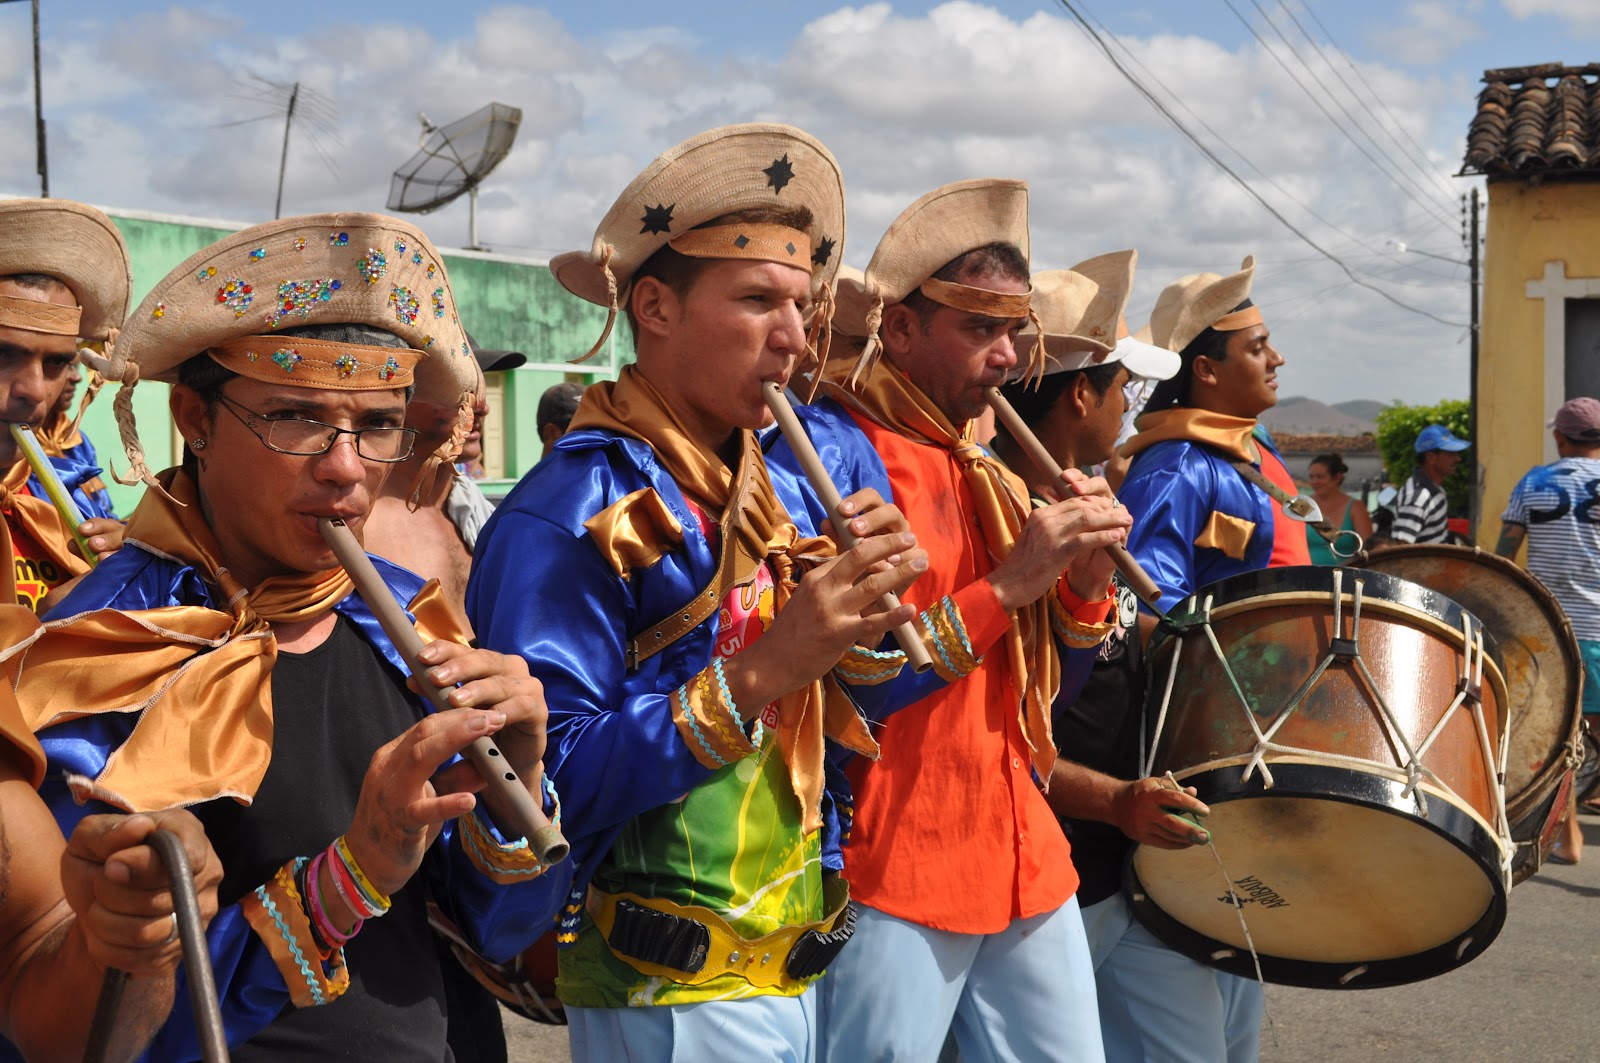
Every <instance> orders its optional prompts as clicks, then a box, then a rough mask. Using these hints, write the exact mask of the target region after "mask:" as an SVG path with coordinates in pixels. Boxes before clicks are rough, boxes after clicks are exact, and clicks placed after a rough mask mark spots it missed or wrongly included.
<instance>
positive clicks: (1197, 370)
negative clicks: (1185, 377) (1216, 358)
mask: <svg viewBox="0 0 1600 1063" xmlns="http://www.w3.org/2000/svg"><path fill="white" fill-rule="evenodd" d="M1189 379H1190V382H1191V383H1194V384H1204V385H1206V386H1207V387H1213V388H1214V387H1216V386H1217V363H1215V362H1213V361H1212V360H1211V358H1210V357H1209V356H1207V355H1204V354H1201V355H1197V356H1196V357H1195V360H1194V365H1193V366H1192V367H1191V368H1190V370H1189Z"/></svg>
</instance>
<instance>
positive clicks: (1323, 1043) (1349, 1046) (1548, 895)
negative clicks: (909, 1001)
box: [506, 817, 1600, 1063]
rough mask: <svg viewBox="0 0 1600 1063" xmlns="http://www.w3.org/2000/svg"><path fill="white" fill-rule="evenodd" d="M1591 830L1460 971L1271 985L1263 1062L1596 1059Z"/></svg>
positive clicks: (521, 1056) (554, 1053)
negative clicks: (1385, 980)
mask: <svg viewBox="0 0 1600 1063" xmlns="http://www.w3.org/2000/svg"><path fill="white" fill-rule="evenodd" d="M1583 828H1584V830H1583V833H1584V837H1585V839H1586V841H1587V844H1588V846H1589V849H1588V855H1587V857H1586V858H1585V860H1584V862H1583V863H1582V864H1579V865H1578V866H1577V867H1562V866H1559V865H1555V864H1547V865H1545V868H1544V870H1543V871H1541V872H1540V873H1539V874H1538V875H1536V876H1534V877H1533V878H1532V879H1530V880H1529V881H1527V882H1524V883H1523V884H1522V885H1520V886H1518V887H1517V888H1516V889H1515V890H1514V891H1512V894H1511V911H1510V915H1509V916H1508V917H1507V919H1506V926H1505V929H1504V930H1503V931H1501V934H1500V937H1499V938H1498V939H1497V940H1496V941H1495V943H1494V944H1493V945H1492V946H1490V948H1489V950H1488V951H1487V952H1485V953H1484V954H1483V955H1482V956H1480V957H1478V959H1476V960H1475V961H1473V962H1472V963H1470V964H1468V965H1467V966H1466V967H1463V968H1462V969H1461V970H1459V971H1456V972H1455V973H1453V974H1449V975H1445V976H1443V977H1440V978H1435V979H1432V980H1430V981H1427V982H1420V983H1417V984H1416V985H1410V986H1401V987H1399V988H1396V989H1378V990H1371V991H1366V992H1347V993H1335V992H1327V991H1320V990H1309V989H1289V988H1285V987H1282V986H1271V987H1269V988H1268V990H1267V1002H1268V1007H1269V1009H1270V1011H1271V1016H1272V1023H1271V1026H1270V1027H1269V1028H1268V1029H1267V1031H1266V1032H1265V1033H1264V1035H1263V1038H1262V1052H1261V1059H1262V1063H1326V1061H1327V1060H1332V1059H1341V1060H1361V1061H1364V1063H1371V1061H1383V1060H1395V1061H1399V1060H1404V1061H1406V1063H1445V1061H1448V1063H1477V1061H1485V1063H1487V1061H1491V1060H1492V1061H1495V1063H1500V1061H1505V1060H1538V1061H1540V1063H1594V1061H1596V1060H1600V819H1597V818H1595V817H1585V818H1584V820H1583ZM506 1032H507V1035H508V1040H509V1041H510V1044H511V1059H512V1060H513V1061H514V1063H536V1061H537V1063H544V1061H560V1063H566V1061H567V1060H568V1059H569V1058H570V1057H569V1056H568V1054H567V1040H566V1031H565V1030H563V1029H560V1028H555V1027H542V1026H535V1025H534V1024H533V1023H530V1022H527V1021H525V1020H523V1019H521V1018H518V1017H517V1016H514V1015H510V1014H507V1016H506ZM708 1063H710V1061H708Z"/></svg>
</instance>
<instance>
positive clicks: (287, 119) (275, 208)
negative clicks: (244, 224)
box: [272, 81, 300, 218]
mask: <svg viewBox="0 0 1600 1063" xmlns="http://www.w3.org/2000/svg"><path fill="white" fill-rule="evenodd" d="M299 98H300V82H298V81H296V82H295V83H294V88H292V89H290V90H289V109H288V110H287V111H286V112H284V115H283V156H282V157H281V158H279V159H278V200H277V202H276V203H274V204H273V205H272V216H273V218H281V217H283V172H284V170H286V169H288V167H289V126H290V125H291V124H292V123H293V122H294V105H295V101H296V100H298V99H299Z"/></svg>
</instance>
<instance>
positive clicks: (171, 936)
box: [162, 912, 178, 945]
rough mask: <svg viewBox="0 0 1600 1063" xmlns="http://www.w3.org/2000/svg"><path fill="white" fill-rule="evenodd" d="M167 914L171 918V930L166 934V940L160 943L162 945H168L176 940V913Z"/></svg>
mask: <svg viewBox="0 0 1600 1063" xmlns="http://www.w3.org/2000/svg"><path fill="white" fill-rule="evenodd" d="M168 914H169V915H171V917H172V930H171V931H170V932H168V934H167V939H166V940H165V941H163V942H162V944H163V945H170V944H172V943H173V942H174V941H177V940H178V913H177V912H170V913H168Z"/></svg>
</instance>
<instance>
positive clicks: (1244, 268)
mask: <svg viewBox="0 0 1600 1063" xmlns="http://www.w3.org/2000/svg"><path fill="white" fill-rule="evenodd" d="M1255 268H1256V260H1255V257H1254V256H1251V255H1246V256H1245V259H1244V261H1243V262H1242V263H1240V266H1239V272H1237V273H1230V274H1228V275H1227V276H1225V277H1224V276H1220V275H1218V274H1215V273H1191V274H1189V275H1188V276H1186V277H1180V278H1178V279H1177V280H1175V281H1173V282H1172V283H1171V284H1169V285H1167V287H1166V289H1165V290H1163V291H1162V293H1161V296H1160V298H1158V299H1157V300H1156V307H1155V309H1154V310H1152V311H1151V312H1150V336H1151V342H1153V343H1154V344H1155V345H1156V346H1157V347H1165V348H1166V349H1167V350H1169V351H1178V352H1180V353H1181V352H1182V351H1183V349H1184V348H1185V347H1187V346H1189V344H1191V343H1193V342H1194V338H1195V337H1196V336H1198V335H1200V333H1202V332H1204V331H1205V330H1206V329H1208V328H1210V327H1211V326H1212V325H1213V324H1215V323H1216V322H1217V321H1218V320H1219V319H1220V318H1222V317H1224V316H1226V315H1227V314H1228V313H1229V312H1230V311H1232V310H1233V308H1234V307H1236V306H1238V305H1239V304H1240V303H1242V302H1244V301H1245V300H1246V299H1248V298H1250V283H1251V280H1252V278H1253V277H1254V275H1255Z"/></svg>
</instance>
